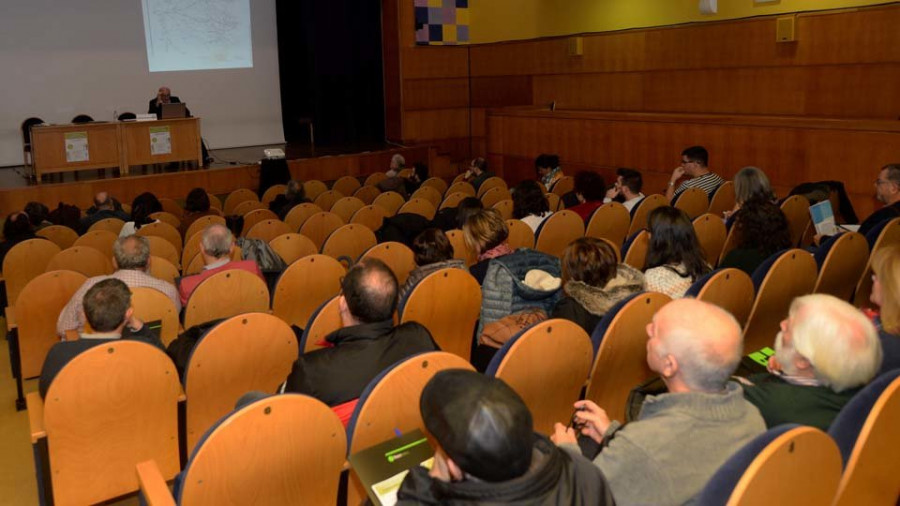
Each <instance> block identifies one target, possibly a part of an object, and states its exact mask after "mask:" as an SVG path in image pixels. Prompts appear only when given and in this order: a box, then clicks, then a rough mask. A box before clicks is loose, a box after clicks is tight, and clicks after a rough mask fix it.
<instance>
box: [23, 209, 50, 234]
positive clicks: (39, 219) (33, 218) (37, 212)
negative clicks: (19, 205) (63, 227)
mask: <svg viewBox="0 0 900 506" xmlns="http://www.w3.org/2000/svg"><path fill="white" fill-rule="evenodd" d="M25 214H27V215H28V221H30V222H31V228H32V230H34V231H35V232H37V231H38V230H40V229H42V228H44V227H49V226H50V225H53V223H52V222H51V221H50V220H49V219H48V218H49V216H50V209H48V208H47V206H45V205H44V204H41V203H40V202H29V203H27V204H25Z"/></svg>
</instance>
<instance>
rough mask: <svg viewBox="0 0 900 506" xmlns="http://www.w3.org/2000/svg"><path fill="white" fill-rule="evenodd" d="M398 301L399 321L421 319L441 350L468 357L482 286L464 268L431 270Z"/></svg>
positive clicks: (478, 310)
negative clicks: (405, 296) (405, 297)
mask: <svg viewBox="0 0 900 506" xmlns="http://www.w3.org/2000/svg"><path fill="white" fill-rule="evenodd" d="M448 296H449V297H452V300H448ZM400 303H401V306H400V307H399V309H398V312H399V314H400V322H401V323H406V322H419V323H421V324H422V325H424V326H425V328H427V329H428V331H429V332H430V333H431V337H432V338H434V342H436V343H437V345H438V346H439V347H440V348H441V350H443V351H446V352H448V353H453V354H454V355H457V356H459V357H462V358H464V359H466V360H469V358H470V357H471V354H472V334H473V332H474V331H475V326H476V325H477V324H478V318H479V316H480V314H481V286H479V285H478V281H476V280H475V278H474V277H472V275H471V274H469V272H468V271H467V270H465V269H453V268H451V269H441V270H439V271H437V272H433V273H431V274H429V275H428V276H426V277H425V278H424V279H422V280H421V281H419V282H418V283H417V284H416V285H415V286H414V287H413V288H412V290H411V291H410V293H409V296H408V297H407V299H406V300H405V301H400Z"/></svg>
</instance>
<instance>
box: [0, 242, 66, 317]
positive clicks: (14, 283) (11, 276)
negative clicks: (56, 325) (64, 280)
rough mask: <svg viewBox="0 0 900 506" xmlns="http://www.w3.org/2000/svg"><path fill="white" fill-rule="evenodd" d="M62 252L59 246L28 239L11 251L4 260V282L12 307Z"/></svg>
mask: <svg viewBox="0 0 900 506" xmlns="http://www.w3.org/2000/svg"><path fill="white" fill-rule="evenodd" d="M60 251H62V250H61V249H60V248H59V246H57V245H56V244H54V243H53V242H52V241H48V240H45V239H28V240H27V241H22V242H20V243H19V244H16V245H15V246H13V247H12V249H10V250H9V252H8V253H7V254H6V257H4V258H3V280H4V282H5V283H6V301H7V303H8V304H9V305H10V306H14V305H15V304H16V301H17V300H18V299H19V293H21V292H22V290H23V289H24V288H25V285H27V284H28V282H29V281H31V280H32V279H34V278H36V277H38V276H40V275H41V274H43V273H44V272H46V270H47V264H49V263H50V260H51V259H52V258H53V257H54V256H56V254H57V253H59V252H60ZM57 314H59V313H57Z"/></svg>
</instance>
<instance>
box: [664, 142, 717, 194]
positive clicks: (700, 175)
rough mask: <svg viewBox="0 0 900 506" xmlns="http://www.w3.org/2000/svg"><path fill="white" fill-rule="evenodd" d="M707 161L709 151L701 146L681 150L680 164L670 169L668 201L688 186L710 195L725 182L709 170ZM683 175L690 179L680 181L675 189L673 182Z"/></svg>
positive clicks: (676, 181)
mask: <svg viewBox="0 0 900 506" xmlns="http://www.w3.org/2000/svg"><path fill="white" fill-rule="evenodd" d="M708 162H709V153H707V152H706V148H704V147H703V146H691V147H689V148H687V149H685V150H684V151H682V152H681V165H679V166H678V167H675V170H673V171H672V177H671V178H670V179H669V186H668V187H667V188H666V198H667V199H669V202H674V201H675V199H676V198H678V196H679V195H681V193H682V192H684V191H685V190H687V189H688V188H700V189H701V190H703V191H705V192H706V195H711V194H712V192H714V191H715V190H716V188H718V187H719V186H721V185H722V183H724V182H725V180H724V179H722V178H721V177H720V176H719V175H718V174H716V173H715V172H710V170H709V168H708V167H707V166H706V165H707V163H708ZM683 176H688V177H689V178H690V179H688V180H686V181H684V182H682V183H681V185H679V186H678V187H677V189H676V187H675V184H676V183H678V180H679V179H681V178H682V177H683Z"/></svg>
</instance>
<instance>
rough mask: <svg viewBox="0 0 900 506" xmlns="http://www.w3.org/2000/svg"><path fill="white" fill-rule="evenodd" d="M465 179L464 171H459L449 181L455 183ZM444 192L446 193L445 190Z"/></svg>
mask: <svg viewBox="0 0 900 506" xmlns="http://www.w3.org/2000/svg"><path fill="white" fill-rule="evenodd" d="M465 180H466V173H465V172H460V173H459V174H457V175H456V177H454V178H453V180H451V181H450V184H456V183H458V182H460V181H465ZM444 193H445V194H446V193H447V190H444Z"/></svg>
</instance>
